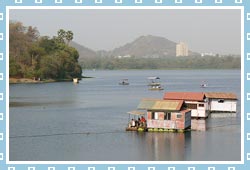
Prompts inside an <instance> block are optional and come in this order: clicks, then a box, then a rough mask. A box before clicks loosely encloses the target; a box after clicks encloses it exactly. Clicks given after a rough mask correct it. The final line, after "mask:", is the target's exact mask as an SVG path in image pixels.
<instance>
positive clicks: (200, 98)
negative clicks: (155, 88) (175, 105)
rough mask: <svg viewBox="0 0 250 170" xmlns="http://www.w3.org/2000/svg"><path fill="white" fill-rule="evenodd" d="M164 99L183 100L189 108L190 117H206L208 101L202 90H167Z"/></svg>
mask: <svg viewBox="0 0 250 170" xmlns="http://www.w3.org/2000/svg"><path fill="white" fill-rule="evenodd" d="M164 100H184V102H185V105H186V107H187V109H190V110H191V116H192V118H207V117H208V114H209V112H208V102H207V101H206V99H205V94H204V93H203V92H167V93H165V95H164Z"/></svg>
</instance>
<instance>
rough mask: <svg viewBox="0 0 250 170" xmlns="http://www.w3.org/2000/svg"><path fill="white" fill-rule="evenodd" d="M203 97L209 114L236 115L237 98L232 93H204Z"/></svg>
mask: <svg viewBox="0 0 250 170" xmlns="http://www.w3.org/2000/svg"><path fill="white" fill-rule="evenodd" d="M205 96H206V98H207V100H208V106H209V108H208V109H209V111H210V113H221V112H224V113H225V112H227V113H236V106H237V96H236V95H235V94H234V93H224V92H206V93H205ZM234 115H236V114H234Z"/></svg>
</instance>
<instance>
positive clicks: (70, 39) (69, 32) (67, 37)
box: [65, 31, 74, 45]
mask: <svg viewBox="0 0 250 170" xmlns="http://www.w3.org/2000/svg"><path fill="white" fill-rule="evenodd" d="M73 36H74V34H73V32H72V31H67V32H66V35H65V38H66V40H67V45H69V42H70V41H72V40H73Z"/></svg>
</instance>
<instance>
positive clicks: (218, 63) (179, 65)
mask: <svg viewBox="0 0 250 170" xmlns="http://www.w3.org/2000/svg"><path fill="white" fill-rule="evenodd" d="M80 64H81V65H82V67H83V68H85V69H109V70H115V69H239V68H240V67H241V61H240V57H235V56H223V57H219V56H204V57H200V56H188V57H168V58H138V57H130V58H117V57H91V58H90V57H89V58H88V57H86V58H84V59H83V60H81V61H80Z"/></svg>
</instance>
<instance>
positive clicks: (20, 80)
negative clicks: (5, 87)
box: [9, 76, 93, 84]
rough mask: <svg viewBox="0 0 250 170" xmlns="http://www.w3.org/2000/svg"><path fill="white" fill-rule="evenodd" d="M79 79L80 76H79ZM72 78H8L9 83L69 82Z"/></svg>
mask: <svg viewBox="0 0 250 170" xmlns="http://www.w3.org/2000/svg"><path fill="white" fill-rule="evenodd" d="M82 78H93V77H86V76H83V77H82ZM79 79H81V78H79ZM71 81H73V80H72V79H44V80H34V79H30V78H12V77H10V78H9V84H26V83H27V84H28V83H31V84H36V83H37V84H39V83H53V82H71Z"/></svg>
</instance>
